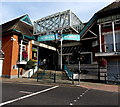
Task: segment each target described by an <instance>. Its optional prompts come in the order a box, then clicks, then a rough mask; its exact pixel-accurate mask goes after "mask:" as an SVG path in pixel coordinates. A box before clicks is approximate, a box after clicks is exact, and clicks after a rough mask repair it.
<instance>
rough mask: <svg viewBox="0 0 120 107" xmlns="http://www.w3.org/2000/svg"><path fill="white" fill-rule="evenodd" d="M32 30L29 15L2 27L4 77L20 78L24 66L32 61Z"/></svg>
mask: <svg viewBox="0 0 120 107" xmlns="http://www.w3.org/2000/svg"><path fill="white" fill-rule="evenodd" d="M32 29H33V27H32V23H31V21H30V19H29V17H28V15H24V16H22V17H19V18H17V19H14V20H12V21H10V22H7V23H5V24H3V25H2V50H3V52H4V56H5V57H4V62H3V71H2V76H3V77H8V78H16V77H20V75H21V74H22V66H24V65H25V64H26V63H27V61H28V60H29V59H32V39H33V37H32Z"/></svg>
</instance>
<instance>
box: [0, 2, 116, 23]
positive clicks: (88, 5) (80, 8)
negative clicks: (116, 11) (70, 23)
mask: <svg viewBox="0 0 120 107" xmlns="http://www.w3.org/2000/svg"><path fill="white" fill-rule="evenodd" d="M44 1H45V0H44ZM60 1H62V2H60ZM60 1H59V0H46V2H43V1H42V0H36V1H35V0H34V2H33V1H32V0H27V2H26V1H25V0H9V2H8V0H2V2H1V3H0V11H1V12H0V13H2V14H1V16H0V19H1V20H0V24H3V23H5V22H7V21H10V20H12V19H15V18H17V17H20V16H22V15H25V14H28V15H29V17H30V19H31V21H32V22H33V21H35V20H38V19H40V18H42V17H45V16H48V15H51V14H54V13H57V12H62V11H65V10H68V9H70V10H71V11H72V12H74V13H75V14H76V15H77V16H78V17H79V19H80V20H81V21H82V22H87V21H89V19H90V18H91V17H92V16H93V15H94V13H96V12H97V11H98V10H100V9H102V8H103V7H105V6H107V5H108V4H110V3H111V2H113V1H114V0H104V1H103V0H101V1H99V0H82V1H81V0H69V2H67V0H60ZM88 1H89V2H88ZM96 1H97V2H96Z"/></svg>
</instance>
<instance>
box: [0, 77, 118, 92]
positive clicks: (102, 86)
mask: <svg viewBox="0 0 120 107" xmlns="http://www.w3.org/2000/svg"><path fill="white" fill-rule="evenodd" d="M0 80H1V82H3V83H4V82H8V83H9V82H13V83H22V84H37V85H40V84H46V85H61V86H78V87H79V86H80V87H83V88H88V89H95V90H103V91H108V92H120V85H113V84H104V83H92V82H83V81H80V84H79V85H78V82H77V81H75V82H74V84H72V83H71V81H69V80H63V82H62V83H60V82H56V83H53V82H52V83H50V82H42V81H39V82H37V80H36V79H32V78H13V79H10V78H0Z"/></svg>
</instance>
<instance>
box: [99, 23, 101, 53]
mask: <svg viewBox="0 0 120 107" xmlns="http://www.w3.org/2000/svg"><path fill="white" fill-rule="evenodd" d="M99 42H100V52H102V42H101V24H99Z"/></svg>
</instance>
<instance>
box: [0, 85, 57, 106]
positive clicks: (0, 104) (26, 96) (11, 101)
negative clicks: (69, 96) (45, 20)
mask: <svg viewBox="0 0 120 107" xmlns="http://www.w3.org/2000/svg"><path fill="white" fill-rule="evenodd" d="M58 87H59V86H54V87H51V88H48V89H45V90H42V91H38V92H35V93H32V94H29V95H25V96H22V97H19V98H16V99H14V100H10V101H6V102H3V103H0V106H3V105H6V104H9V103H13V102H15V101H19V100H22V99H25V98H28V97H31V96H34V95H37V94H40V93H44V92H47V91H50V90H52V89H55V88H58Z"/></svg>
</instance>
